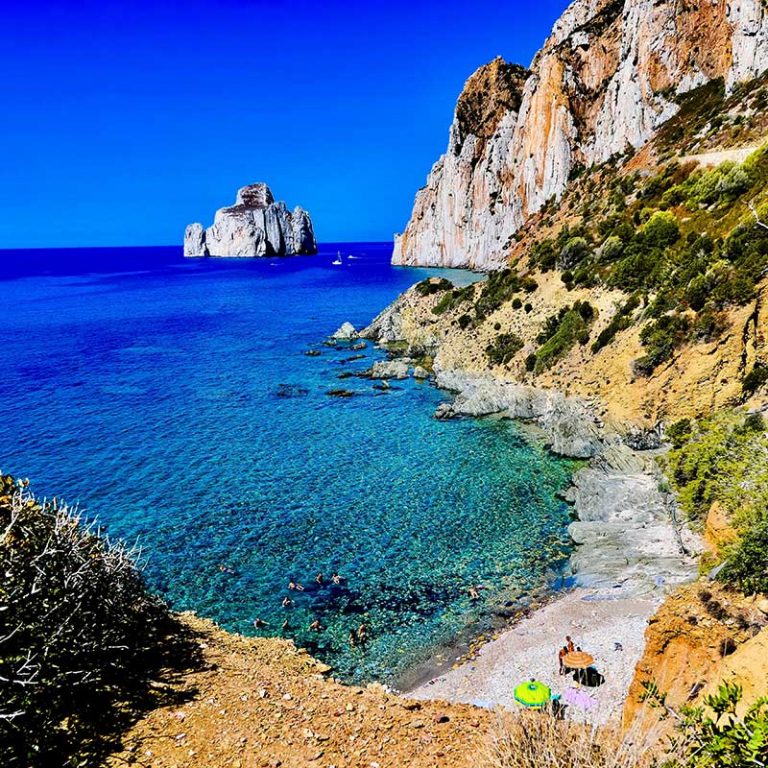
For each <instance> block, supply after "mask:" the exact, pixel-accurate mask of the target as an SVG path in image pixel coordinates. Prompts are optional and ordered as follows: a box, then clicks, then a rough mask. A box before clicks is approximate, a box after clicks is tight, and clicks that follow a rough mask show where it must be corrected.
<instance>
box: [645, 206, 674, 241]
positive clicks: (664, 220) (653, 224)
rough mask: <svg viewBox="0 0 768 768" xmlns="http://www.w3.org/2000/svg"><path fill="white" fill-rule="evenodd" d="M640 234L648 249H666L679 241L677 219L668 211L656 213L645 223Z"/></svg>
mask: <svg viewBox="0 0 768 768" xmlns="http://www.w3.org/2000/svg"><path fill="white" fill-rule="evenodd" d="M641 232H642V234H643V237H644V238H645V244H646V245H647V246H648V247H649V248H668V247H669V246H670V245H674V244H675V243H676V242H677V241H678V240H679V239H680V227H679V226H678V224H677V219H676V218H675V216H674V214H672V213H670V212H669V211H656V213H654V214H652V216H651V217H650V218H649V219H648V221H646V222H645V224H644V225H643V227H642V230H641Z"/></svg>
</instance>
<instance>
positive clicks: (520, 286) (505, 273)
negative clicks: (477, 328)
mask: <svg viewBox="0 0 768 768" xmlns="http://www.w3.org/2000/svg"><path fill="white" fill-rule="evenodd" d="M536 288H537V285H536V281H535V280H533V278H531V277H521V276H520V275H519V274H518V273H517V272H516V271H515V270H514V269H509V268H508V269H500V270H496V271H494V272H489V273H488V279H487V280H486V281H485V282H484V283H483V285H482V289H481V291H480V295H479V296H478V297H477V300H476V301H475V317H476V318H477V320H478V322H482V321H483V320H484V319H485V318H486V317H488V315H490V314H492V313H493V312H495V311H496V310H497V309H499V307H501V306H502V305H503V304H505V303H506V302H507V301H509V300H510V299H512V298H513V296H514V295H515V294H517V293H521V292H525V293H532V292H533V291H535V290H536Z"/></svg>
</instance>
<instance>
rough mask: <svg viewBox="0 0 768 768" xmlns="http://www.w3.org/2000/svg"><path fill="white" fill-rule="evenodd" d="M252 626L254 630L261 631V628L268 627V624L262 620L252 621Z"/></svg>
mask: <svg viewBox="0 0 768 768" xmlns="http://www.w3.org/2000/svg"><path fill="white" fill-rule="evenodd" d="M253 626H254V627H256V629H261V628H262V627H268V626H269V623H268V622H266V621H264V620H263V619H254V620H253Z"/></svg>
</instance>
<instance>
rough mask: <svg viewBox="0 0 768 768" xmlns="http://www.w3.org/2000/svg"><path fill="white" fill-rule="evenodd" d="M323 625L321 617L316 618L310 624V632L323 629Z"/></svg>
mask: <svg viewBox="0 0 768 768" xmlns="http://www.w3.org/2000/svg"><path fill="white" fill-rule="evenodd" d="M322 628H323V626H322V624H320V619H315V620H314V621H313V622H312V623H311V624H310V625H309V630H310V632H320V631H321V630H322Z"/></svg>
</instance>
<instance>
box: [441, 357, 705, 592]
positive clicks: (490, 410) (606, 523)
mask: <svg viewBox="0 0 768 768" xmlns="http://www.w3.org/2000/svg"><path fill="white" fill-rule="evenodd" d="M436 384H437V386H439V387H441V388H443V389H448V390H451V391H454V392H456V393H457V394H456V397H455V399H454V402H453V404H451V405H449V406H447V407H446V408H444V409H441V412H440V414H439V416H440V417H442V418H446V417H450V416H472V417H479V416H488V415H491V414H494V415H497V416H498V415H500V416H503V417H505V418H510V419H515V420H519V421H523V422H531V423H534V424H535V425H536V426H537V427H538V428H539V429H541V431H542V432H543V434H544V436H545V439H546V441H547V444H548V446H549V448H550V450H552V451H553V452H554V453H556V454H558V455H561V456H565V457H570V458H579V459H588V460H589V463H588V465H587V466H586V467H584V468H583V469H580V470H579V471H578V472H576V474H575V475H574V477H573V480H572V485H571V487H570V488H569V489H568V491H567V493H566V496H565V498H566V500H567V501H569V502H571V503H572V504H573V508H574V512H575V515H576V517H577V518H578V519H577V521H575V522H573V523H572V524H571V525H570V527H569V532H570V534H571V537H572V538H573V541H574V543H575V544H576V549H575V551H574V554H573V555H572V556H571V568H572V571H573V574H574V577H575V579H576V583H577V584H578V585H579V586H582V587H589V588H596V587H597V588H610V589H611V590H621V594H622V595H631V596H639V595H641V594H651V593H653V592H655V591H657V590H662V591H663V590H664V589H665V588H666V587H668V586H672V585H675V584H680V583H682V582H685V581H688V580H689V579H691V578H693V577H694V575H695V572H696V564H695V560H694V558H693V557H692V553H693V552H695V551H697V549H698V542H697V540H696V537H695V536H694V535H693V534H692V533H691V532H690V531H689V530H687V529H681V528H680V527H679V526H678V524H677V522H676V520H677V507H676V501H675V498H674V496H673V495H672V493H671V492H670V491H669V490H667V489H666V485H665V481H664V477H663V474H662V472H661V470H660V468H659V466H658V464H657V462H656V460H655V459H656V457H657V456H658V455H659V453H660V452H661V450H662V449H661V448H658V447H653V448H649V449H646V450H638V449H637V448H635V447H632V445H631V444H630V443H634V444H637V443H638V442H639V441H640V437H639V434H638V433H637V432H635V431H632V430H628V431H627V432H626V433H625V434H624V435H620V434H618V433H615V432H611V431H609V430H607V429H606V428H605V426H604V425H603V423H602V422H601V421H600V419H599V417H598V416H597V415H596V413H595V412H594V411H593V410H592V404H591V403H589V402H588V401H586V400H584V399H583V398H578V397H568V396H566V395H564V394H563V393H561V392H558V391H556V390H543V389H538V388H536V387H530V386H526V385H522V384H517V383H515V382H512V381H507V380H503V379H498V378H495V377H493V376H490V375H483V374H470V373H465V372H461V371H444V372H438V373H437V376H436ZM649 442H650V444H651V445H654V446H655V441H653V440H651V441H649Z"/></svg>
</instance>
